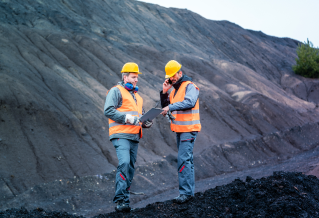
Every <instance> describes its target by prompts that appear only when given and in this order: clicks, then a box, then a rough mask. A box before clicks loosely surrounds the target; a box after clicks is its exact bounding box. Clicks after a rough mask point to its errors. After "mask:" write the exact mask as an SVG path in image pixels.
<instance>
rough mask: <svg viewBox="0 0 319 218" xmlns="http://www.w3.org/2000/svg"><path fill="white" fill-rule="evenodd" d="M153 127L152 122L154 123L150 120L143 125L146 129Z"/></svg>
mask: <svg viewBox="0 0 319 218" xmlns="http://www.w3.org/2000/svg"><path fill="white" fill-rule="evenodd" d="M152 125H153V122H152V121H149V120H146V121H144V123H143V127H144V128H151V126H152Z"/></svg>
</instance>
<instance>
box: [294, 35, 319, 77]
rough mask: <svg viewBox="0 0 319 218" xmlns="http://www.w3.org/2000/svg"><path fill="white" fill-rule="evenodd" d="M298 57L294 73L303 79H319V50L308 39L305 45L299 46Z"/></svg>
mask: <svg viewBox="0 0 319 218" xmlns="http://www.w3.org/2000/svg"><path fill="white" fill-rule="evenodd" d="M297 55H298V58H296V65H294V66H292V69H293V71H294V72H295V73H296V74H298V75H301V76H303V77H308V78H319V49H318V48H314V47H313V44H312V43H311V42H310V41H309V40H308V39H307V42H305V43H304V44H299V46H298V48H297Z"/></svg>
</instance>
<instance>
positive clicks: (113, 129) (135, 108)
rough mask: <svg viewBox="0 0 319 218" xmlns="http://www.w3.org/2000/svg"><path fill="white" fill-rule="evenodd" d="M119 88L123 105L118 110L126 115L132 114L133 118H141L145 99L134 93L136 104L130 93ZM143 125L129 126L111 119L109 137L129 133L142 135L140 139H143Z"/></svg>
mask: <svg viewBox="0 0 319 218" xmlns="http://www.w3.org/2000/svg"><path fill="white" fill-rule="evenodd" d="M115 87H117V88H118V89H119V90H120V92H121V96H122V105H121V107H119V108H117V109H116V110H117V111H119V112H120V113H122V114H123V115H124V114H125V115H126V114H130V115H132V116H136V117H141V116H142V106H143V99H142V97H141V96H140V95H139V94H137V93H134V95H135V98H136V102H135V100H134V98H133V96H132V95H131V93H130V92H129V91H127V90H126V89H125V88H124V87H122V86H120V85H117V86H115ZM141 126H142V123H139V124H137V125H133V124H129V123H126V124H124V123H117V122H115V121H114V120H111V119H109V135H110V136H111V135H113V134H117V133H127V134H140V138H142V136H143V133H142V128H141Z"/></svg>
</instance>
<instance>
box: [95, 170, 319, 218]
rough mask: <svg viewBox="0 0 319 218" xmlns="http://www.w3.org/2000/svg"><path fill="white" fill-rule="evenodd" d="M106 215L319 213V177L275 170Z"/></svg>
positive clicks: (273, 214)
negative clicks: (182, 199)
mask: <svg viewBox="0 0 319 218" xmlns="http://www.w3.org/2000/svg"><path fill="white" fill-rule="evenodd" d="M104 217H216V218H217V217H272V218H273V217H319V180H318V178H317V177H315V176H305V175H304V174H302V173H295V172H274V173H273V175H272V176H270V177H267V178H261V179H258V180H254V179H253V178H251V177H249V176H248V177H247V178H246V181H245V182H244V181H241V180H240V179H236V180H234V181H233V182H232V183H230V184H228V185H224V186H217V187H216V188H214V189H209V190H207V191H205V192H204V193H196V194H195V197H194V199H193V200H191V201H190V202H189V203H187V204H183V205H178V204H175V203H173V201H172V200H170V201H166V202H158V203H154V204H149V205H147V206H146V207H145V208H140V209H136V210H134V211H133V212H131V213H129V214H121V213H116V212H113V213H110V214H105V215H99V216H96V218H104Z"/></svg>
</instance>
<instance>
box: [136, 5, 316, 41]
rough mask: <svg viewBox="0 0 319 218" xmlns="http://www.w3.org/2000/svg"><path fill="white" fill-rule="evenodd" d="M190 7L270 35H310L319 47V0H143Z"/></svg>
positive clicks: (212, 16) (307, 36) (206, 16)
mask: <svg viewBox="0 0 319 218" xmlns="http://www.w3.org/2000/svg"><path fill="white" fill-rule="evenodd" d="M140 1H143V2H148V3H152V4H157V5H161V6H164V7H174V8H181V9H188V10H190V11H193V12H196V13H198V14H200V15H201V16H203V17H205V18H207V19H210V20H228V21H230V22H232V23H236V24H238V25H239V26H241V27H242V28H245V29H251V30H257V31H259V30H260V31H262V32H263V33H265V34H267V35H272V36H277V37H289V38H293V39H296V40H299V41H301V42H305V41H307V38H308V39H309V40H310V41H311V42H312V43H313V44H314V46H315V47H319V28H318V26H319V24H318V21H319V13H318V10H319V0H305V1H300V0H268V1H260V0H241V1H238V0H223V1H220V0H196V1H194V0H140Z"/></svg>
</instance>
